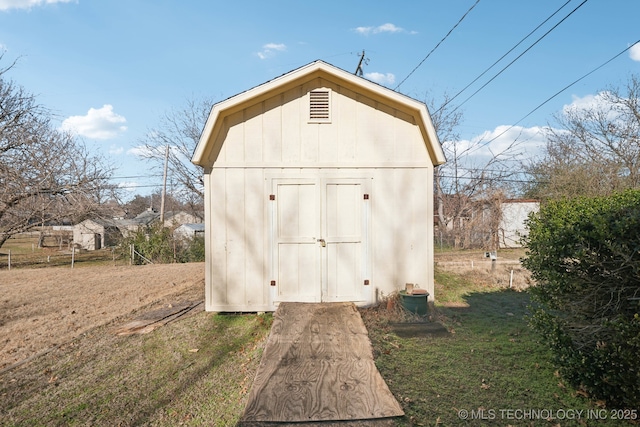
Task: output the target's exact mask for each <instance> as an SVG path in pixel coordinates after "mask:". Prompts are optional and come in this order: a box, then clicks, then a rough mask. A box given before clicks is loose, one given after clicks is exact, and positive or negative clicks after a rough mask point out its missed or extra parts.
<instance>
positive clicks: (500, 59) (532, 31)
mask: <svg viewBox="0 0 640 427" xmlns="http://www.w3.org/2000/svg"><path fill="white" fill-rule="evenodd" d="M572 1H573V0H567V2H566V3H565V4H563V5H562V6H560V7H559V8H558V9H557V10H556V11H555V12H553V13H552V14H551V15H549V17H548V18H547V19H545V20H544V21H542V22H541V23H540V24H539V25H538V26H537V27H536V28H534V29H533V30H531V31H530V32H529V34H527V35H526V36H524V37H523V38H522V39H520V41H519V42H518V43H516V44H515V46H513V47H512V48H511V49H509V50H508V51H507V53H505V54H504V55H502V56H501V57H500V58H499V59H498V60H496V61H495V62H494V63H493V64H491V65H490V66H489V67H488V68H487V69H486V70H484V71H483V72H482V73H481V74H480V75H479V76H478V77H476V78H475V79H473V80H472V81H471V83H469V84H468V85H466V86H465V87H464V88H463V89H462V90H461V91H459V92H458V93H456V94H455V95H454V96H453V97H452V98H451V99H449V100H447V102H445V103H444V104H442V106H441V107H440V108H438V110H437V111H436V112H435V113H434V114H437V113H438V112H440V110H442V109H443V108H444V107H446V106H447V105H449V104H450V103H451V102H452V101H453V100H454V99H456V98H457V97H458V96H459V95H460V94H461V93H462V92H464V91H465V90H467V89H469V86H471V85H472V84H474V83H475V82H477V81H478V80H480V78H481V77H482V76H484V75H485V74H487V72H489V70H490V69H492V68H493V67H495V66H496V64H498V63H499V62H500V61H502V60H503V59H504V58H505V57H506V56H507V55H509V54H510V53H511V52H513V51H514V50H515V49H516V48H517V47H518V46H520V45H521V44H522V43H523V42H524V41H525V40H526V39H528V38H529V37H530V36H531V35H532V34H533V33H535V32H536V31H538V30H539V29H540V27H542V26H543V25H544V24H546V23H547V22H548V21H549V20H550V19H551V18H553V17H554V16H555V15H556V14H557V13H558V12H560V11H561V10H562V9H563V8H564V7H565V6H566V5H568V4H569V3H571V2H572Z"/></svg>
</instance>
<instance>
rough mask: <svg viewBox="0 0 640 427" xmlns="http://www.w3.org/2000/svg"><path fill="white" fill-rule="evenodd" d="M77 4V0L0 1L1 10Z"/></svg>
mask: <svg viewBox="0 0 640 427" xmlns="http://www.w3.org/2000/svg"><path fill="white" fill-rule="evenodd" d="M71 2H73V3H77V0H0V10H9V9H31V8H32V7H35V6H42V5H43V4H54V3H71Z"/></svg>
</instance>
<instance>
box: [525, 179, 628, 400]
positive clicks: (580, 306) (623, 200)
mask: <svg viewBox="0 0 640 427" xmlns="http://www.w3.org/2000/svg"><path fill="white" fill-rule="evenodd" d="M528 228H529V234H528V236H527V237H525V238H524V244H525V245H526V246H527V248H528V251H527V255H526V257H525V258H524V259H523V264H524V266H525V267H526V268H527V269H529V270H530V271H531V273H532V276H533V278H534V279H535V280H536V282H537V286H535V287H533V288H532V289H531V292H532V295H533V298H534V301H536V302H537V305H536V307H534V312H533V316H532V318H531V324H532V326H533V327H534V328H535V329H536V330H538V331H539V332H541V333H542V336H543V338H544V340H545V341H546V342H547V344H548V345H549V346H550V347H551V349H552V351H553V354H554V357H555V360H556V363H557V364H558V366H559V368H560V372H561V374H562V375H563V376H564V377H565V378H567V379H568V380H569V381H570V382H572V383H573V385H574V386H576V387H580V388H582V389H583V390H585V391H586V392H588V393H589V394H590V395H591V396H592V397H594V398H596V399H600V400H604V401H605V402H607V404H608V405H609V406H612V407H616V408H637V407H638V406H640V363H639V360H640V359H639V358H638V357H639V356H638V355H640V315H639V313H640V191H637V190H635V191H632V190H630V191H626V192H623V193H619V194H616V195H613V196H610V197H599V198H580V199H574V200H561V201H552V202H549V203H548V204H546V205H545V206H543V207H542V208H541V209H540V212H538V213H537V214H533V215H531V216H530V217H529V220H528Z"/></svg>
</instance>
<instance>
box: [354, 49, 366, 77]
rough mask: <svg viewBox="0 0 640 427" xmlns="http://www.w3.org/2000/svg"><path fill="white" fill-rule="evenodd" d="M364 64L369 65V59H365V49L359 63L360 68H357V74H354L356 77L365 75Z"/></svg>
mask: <svg viewBox="0 0 640 427" xmlns="http://www.w3.org/2000/svg"><path fill="white" fill-rule="evenodd" d="M363 62H364V64H365V65H368V64H369V59H368V58H365V57H364V49H362V54H360V61H358V67H357V68H356V72H355V73H353V74H355V75H356V76H362V74H363V70H362V63H363Z"/></svg>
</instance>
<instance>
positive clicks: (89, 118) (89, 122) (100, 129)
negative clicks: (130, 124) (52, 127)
mask: <svg viewBox="0 0 640 427" xmlns="http://www.w3.org/2000/svg"><path fill="white" fill-rule="evenodd" d="M126 122H127V119H125V118H124V117H123V116H121V115H119V114H116V113H114V112H113V106H112V105H109V104H105V105H103V106H102V108H98V109H96V108H89V111H88V112H87V114H86V115H84V116H71V117H68V118H66V119H65V120H64V121H63V122H62V126H61V128H62V130H65V131H69V132H73V133H75V134H77V135H80V136H85V137H87V138H92V139H111V138H115V137H116V136H118V134H119V133H122V132H124V131H126V130H127V127H126V126H124V123H126Z"/></svg>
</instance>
